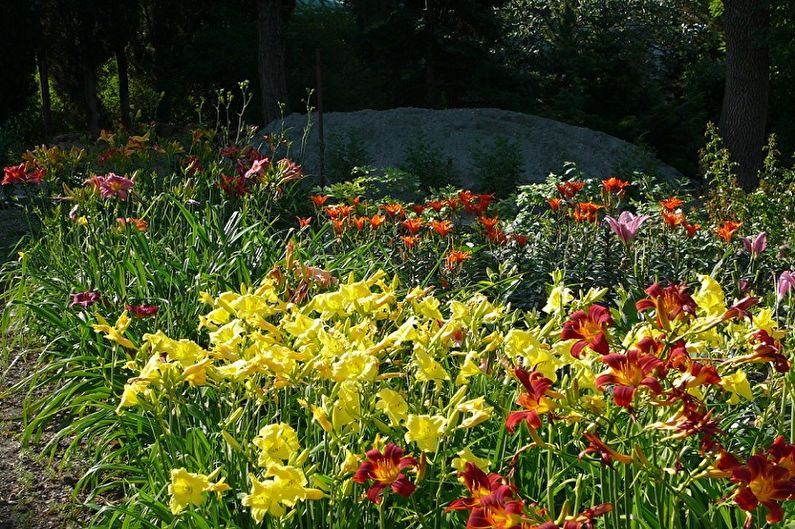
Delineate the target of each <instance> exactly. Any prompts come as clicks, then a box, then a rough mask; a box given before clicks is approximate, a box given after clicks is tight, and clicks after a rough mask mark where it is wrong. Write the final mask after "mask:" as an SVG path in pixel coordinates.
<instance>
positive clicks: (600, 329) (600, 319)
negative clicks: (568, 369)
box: [560, 304, 613, 358]
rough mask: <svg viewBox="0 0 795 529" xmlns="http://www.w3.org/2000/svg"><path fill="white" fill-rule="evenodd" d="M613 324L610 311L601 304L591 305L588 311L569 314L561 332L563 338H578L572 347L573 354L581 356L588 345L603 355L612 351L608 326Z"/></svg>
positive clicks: (576, 356)
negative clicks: (608, 336)
mask: <svg viewBox="0 0 795 529" xmlns="http://www.w3.org/2000/svg"><path fill="white" fill-rule="evenodd" d="M611 325H613V318H612V316H610V311H609V310H608V309H607V308H606V307H603V306H602V305H599V304H594V305H591V306H590V307H589V308H588V312H587V313H586V312H585V311H584V310H578V311H577V312H575V313H573V314H572V315H571V316H569V319H568V320H567V321H566V323H564V324H563V330H562V331H561V333H560V339H561V340H577V342H576V343H575V344H574V345H573V346H572V348H571V356H573V357H574V358H580V352H581V351H582V350H583V349H584V348H585V346H586V345H587V346H588V347H590V348H591V350H592V351H595V352H597V353H599V354H601V355H606V354H607V353H609V352H610V346H609V345H608V343H607V336H606V333H607V328H608V327H610V326H611Z"/></svg>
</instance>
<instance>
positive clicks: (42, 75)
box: [36, 49, 52, 143]
mask: <svg viewBox="0 0 795 529" xmlns="http://www.w3.org/2000/svg"><path fill="white" fill-rule="evenodd" d="M36 64H37V66H38V68H39V89H40V92H41V121H42V125H43V126H44V142H45V143H47V142H48V141H49V139H50V136H51V135H52V103H51V99H50V76H49V71H48V69H47V55H46V52H45V51H44V49H39V52H38V53H37V54H36Z"/></svg>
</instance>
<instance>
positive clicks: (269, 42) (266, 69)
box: [257, 0, 287, 125]
mask: <svg viewBox="0 0 795 529" xmlns="http://www.w3.org/2000/svg"><path fill="white" fill-rule="evenodd" d="M282 8H283V2H282V1H281V0H257V30H258V31H257V33H258V40H259V57H258V66H259V84H260V98H261V103H262V119H263V121H264V123H263V124H265V125H267V124H268V123H270V122H272V121H273V120H275V119H278V118H279V117H280V116H281V111H280V109H279V103H283V104H285V105H286V104H287V71H286V66H285V60H284V57H285V35H284V32H285V27H284V13H283V12H282Z"/></svg>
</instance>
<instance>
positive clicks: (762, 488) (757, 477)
mask: <svg viewBox="0 0 795 529" xmlns="http://www.w3.org/2000/svg"><path fill="white" fill-rule="evenodd" d="M732 481H734V482H736V483H738V484H739V485H740V488H739V489H738V490H737V492H736V493H735V495H734V501H735V502H736V503H737V505H738V506H739V507H740V508H741V509H742V510H744V511H748V512H753V511H754V510H755V509H756V508H757V506H759V504H761V505H763V506H764V507H765V508H766V509H767V517H766V519H767V522H768V523H770V524H774V523H777V522H780V521H781V519H782V518H783V517H784V510H783V509H782V508H781V505H780V502H781V501H784V500H791V499H795V480H793V479H791V476H790V472H789V470H788V469H787V468H786V467H784V466H781V465H778V464H776V463H774V462H772V461H770V460H768V459H767V458H766V457H765V456H764V455H762V454H757V455H754V456H751V458H750V459H748V462H747V463H746V464H745V465H740V466H737V467H735V468H734V469H732ZM749 521H750V519H749ZM749 525H750V524H746V527H748V526H749Z"/></svg>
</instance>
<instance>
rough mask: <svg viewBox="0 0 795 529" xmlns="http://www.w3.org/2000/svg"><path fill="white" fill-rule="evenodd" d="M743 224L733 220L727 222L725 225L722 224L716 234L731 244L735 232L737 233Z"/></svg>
mask: <svg viewBox="0 0 795 529" xmlns="http://www.w3.org/2000/svg"><path fill="white" fill-rule="evenodd" d="M742 225H743V223H742V222H736V221H733V220H727V221H726V222H724V223H723V224H721V225H720V226H719V227H718V229H717V230H715V233H717V234H718V237H720V238H721V239H723V240H724V241H726V242H731V240H732V236H734V232H736V231H737V230H738V229H739V228H740V226H742Z"/></svg>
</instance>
